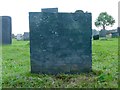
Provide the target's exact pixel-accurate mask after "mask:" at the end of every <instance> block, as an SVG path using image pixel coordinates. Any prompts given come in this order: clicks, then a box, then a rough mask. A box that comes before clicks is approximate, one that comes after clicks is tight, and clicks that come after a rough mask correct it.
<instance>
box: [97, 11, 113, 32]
mask: <svg viewBox="0 0 120 90" xmlns="http://www.w3.org/2000/svg"><path fill="white" fill-rule="evenodd" d="M114 23H115V20H114V18H113V17H112V16H111V15H108V14H107V12H101V13H100V14H99V16H98V18H97V19H96V21H95V26H96V27H102V29H103V30H105V29H106V26H111V27H112V26H113V25H114Z"/></svg>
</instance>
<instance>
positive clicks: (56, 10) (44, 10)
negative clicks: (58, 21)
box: [41, 8, 58, 13]
mask: <svg viewBox="0 0 120 90" xmlns="http://www.w3.org/2000/svg"><path fill="white" fill-rule="evenodd" d="M41 11H42V12H49V13H58V8H43V9H41Z"/></svg>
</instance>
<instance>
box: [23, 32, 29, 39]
mask: <svg viewBox="0 0 120 90" xmlns="http://www.w3.org/2000/svg"><path fill="white" fill-rule="evenodd" d="M23 39H24V40H25V41H26V40H29V32H24V34H23Z"/></svg>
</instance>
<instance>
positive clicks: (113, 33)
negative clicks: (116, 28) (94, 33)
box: [111, 32, 119, 38]
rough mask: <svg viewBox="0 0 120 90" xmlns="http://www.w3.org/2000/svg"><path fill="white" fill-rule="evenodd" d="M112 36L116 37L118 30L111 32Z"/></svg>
mask: <svg viewBox="0 0 120 90" xmlns="http://www.w3.org/2000/svg"><path fill="white" fill-rule="evenodd" d="M111 34H112V37H113V38H115V37H118V36H119V33H118V32H112V33H111Z"/></svg>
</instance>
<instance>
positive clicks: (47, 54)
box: [29, 12, 92, 74]
mask: <svg viewBox="0 0 120 90" xmlns="http://www.w3.org/2000/svg"><path fill="white" fill-rule="evenodd" d="M29 27H30V59H31V72H32V73H43V74H58V73H68V74H73V73H75V74H77V73H81V72H89V71H91V70H92V49H91V38H92V20H91V13H84V12H83V13H78V12H77V13H43V12H30V13H29Z"/></svg>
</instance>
